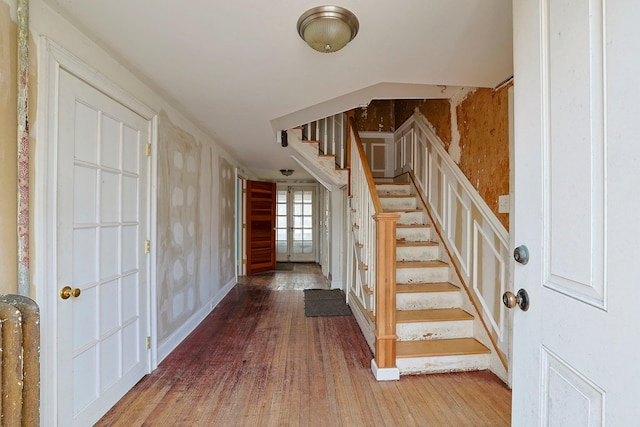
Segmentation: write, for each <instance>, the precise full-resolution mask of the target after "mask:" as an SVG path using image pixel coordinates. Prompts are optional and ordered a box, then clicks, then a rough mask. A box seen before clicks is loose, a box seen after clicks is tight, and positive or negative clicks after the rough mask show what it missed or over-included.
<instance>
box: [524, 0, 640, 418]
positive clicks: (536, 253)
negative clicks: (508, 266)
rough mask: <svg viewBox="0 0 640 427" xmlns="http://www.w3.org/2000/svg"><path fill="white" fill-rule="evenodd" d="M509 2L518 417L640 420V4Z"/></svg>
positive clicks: (574, 0) (588, 0)
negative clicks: (522, 296) (519, 299)
mask: <svg viewBox="0 0 640 427" xmlns="http://www.w3.org/2000/svg"><path fill="white" fill-rule="evenodd" d="M513 7H514V15H513V16H514V81H515V85H514V89H515V104H514V110H515V152H514V154H515V165H514V171H515V223H514V225H513V230H514V233H515V234H514V238H515V242H516V243H515V244H516V245H517V246H520V245H526V246H527V247H528V249H529V261H528V263H526V264H525V263H522V264H516V265H515V269H514V284H515V289H513V291H517V290H518V289H519V288H522V289H524V290H526V291H527V292H528V294H529V297H530V308H529V309H528V311H522V310H520V309H518V308H515V309H514V310H515V313H514V338H513V342H514V352H513V407H512V414H513V415H512V416H513V420H512V421H513V425H514V426H547V425H552V426H600V425H611V426H622V425H625V426H626V425H637V424H638V420H639V419H640V405H638V396H639V390H640V364H639V363H638V354H639V353H640V309H638V303H637V302H638V301H639V300H640V286H639V285H638V277H640V263H639V262H638V261H637V259H636V254H637V253H638V240H639V236H640V221H638V212H640V196H639V191H638V182H640V142H639V138H638V134H639V132H638V129H639V126H638V123H639V120H638V118H639V117H640V108H639V107H638V105H639V104H638V102H639V101H640V26H639V25H638V22H640V3H639V2H637V1H615V0H611V1H605V0H518V1H514V2H513Z"/></svg>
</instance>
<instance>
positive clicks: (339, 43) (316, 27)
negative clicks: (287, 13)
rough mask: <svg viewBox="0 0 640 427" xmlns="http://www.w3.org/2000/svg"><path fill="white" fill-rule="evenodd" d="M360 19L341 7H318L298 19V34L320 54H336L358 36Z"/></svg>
mask: <svg viewBox="0 0 640 427" xmlns="http://www.w3.org/2000/svg"><path fill="white" fill-rule="evenodd" d="M359 27H360V24H359V23H358V18H356V16H355V15H354V14H353V13H351V12H350V11H348V10H347V9H345V8H343V7H340V6H317V7H314V8H312V9H309V10H307V11H306V12H305V13H303V14H302V16H300V19H298V34H300V37H302V40H304V41H305V42H306V43H307V44H308V45H309V46H310V47H311V48H312V49H314V50H317V51H318V52H324V53H331V52H336V51H338V50H340V49H342V48H343V47H345V46H346V45H347V43H349V42H350V41H351V40H353V38H354V37H355V36H356V34H358V28H359Z"/></svg>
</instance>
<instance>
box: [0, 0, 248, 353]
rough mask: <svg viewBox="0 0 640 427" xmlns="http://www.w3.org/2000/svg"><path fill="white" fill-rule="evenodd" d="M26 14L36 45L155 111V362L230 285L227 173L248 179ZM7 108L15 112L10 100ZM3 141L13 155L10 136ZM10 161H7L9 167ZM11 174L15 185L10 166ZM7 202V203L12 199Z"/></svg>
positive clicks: (84, 49) (141, 89)
mask: <svg viewBox="0 0 640 427" xmlns="http://www.w3.org/2000/svg"><path fill="white" fill-rule="evenodd" d="M1 1H3V0H0V2H1ZM0 4H1V3H0ZM30 15H31V32H32V36H33V38H34V40H36V42H38V43H39V42H40V41H41V40H40V36H46V37H48V38H49V39H51V40H53V41H54V42H55V43H56V44H58V45H60V46H61V47H63V48H64V49H66V50H67V51H69V52H70V53H72V54H73V55H74V56H76V57H78V58H79V59H80V60H81V61H82V62H84V63H85V64H87V65H88V66H90V67H92V68H94V69H96V70H100V73H101V74H102V75H103V76H105V77H106V78H107V79H108V80H110V81H111V82H113V83H114V84H115V85H117V86H118V87H120V88H121V89H123V90H125V91H126V92H128V93H129V94H131V95H132V96H133V97H135V98H136V99H138V100H139V101H140V102H142V103H143V104H145V105H147V106H148V107H149V108H151V109H152V110H153V111H156V112H158V136H157V165H158V170H157V173H158V176H157V235H156V236H152V239H156V240H155V242H156V248H157V264H156V267H157V268H156V292H157V299H156V301H155V302H154V303H155V304H156V305H157V309H158V317H157V331H158V346H159V351H158V354H159V356H160V358H162V356H164V355H166V353H168V352H169V351H171V349H172V346H173V345H175V344H177V343H178V342H179V341H180V340H181V339H182V338H183V337H184V335H185V334H186V333H188V332H189V330H190V328H191V327H194V326H195V325H197V323H198V322H199V321H200V319H201V318H202V317H204V316H205V315H206V314H207V313H208V312H209V310H210V309H211V306H212V305H215V304H216V303H217V302H218V301H219V300H220V299H221V298H222V296H223V294H224V292H225V291H227V290H228V289H230V286H232V285H233V284H234V279H235V274H234V273H235V272H234V269H233V264H234V257H233V253H234V246H235V242H234V238H235V237H234V227H235V223H234V195H235V173H234V170H235V168H239V169H240V171H241V172H242V173H243V175H244V176H247V177H249V178H254V176H253V174H252V173H251V172H249V171H246V170H245V169H244V168H243V167H242V165H240V164H239V163H238V162H237V161H236V160H235V159H234V158H233V157H232V156H231V155H230V154H229V153H228V152H227V151H226V150H225V149H224V148H222V147H221V146H219V145H218V144H217V143H216V142H215V141H214V140H213V138H212V137H211V136H210V135H209V134H207V133H205V132H203V131H202V130H201V129H200V128H199V127H198V126H197V125H195V124H194V123H193V122H192V121H191V120H189V118H188V117H186V116H185V115H184V114H183V113H182V112H181V110H180V108H179V107H178V106H176V105H173V104H171V102H169V101H167V100H166V99H164V98H163V97H162V95H161V94H159V93H158V92H156V91H154V89H152V88H153V87H154V86H153V84H152V83H151V82H148V81H145V79H144V78H143V77H139V76H136V75H134V74H133V73H132V72H131V71H130V70H128V69H127V66H126V64H125V63H124V62H120V61H118V59H117V58H115V57H114V56H112V54H111V53H108V52H106V51H105V50H104V49H102V48H101V47H100V46H99V45H98V44H97V43H95V42H94V41H93V40H92V39H91V38H90V37H89V36H88V35H86V34H84V33H82V32H81V31H80V30H78V29H77V28H75V27H74V26H73V25H72V24H70V23H69V22H68V21H66V20H65V19H64V18H62V17H61V16H60V15H58V14H57V13H56V12H55V11H54V10H53V9H51V7H50V6H48V5H47V4H46V3H44V2H43V1H42V0H32V1H31V8H30ZM3 31H4V26H3ZM33 52H34V53H35V52H36V49H33ZM14 69H15V66H13V67H12V70H14ZM13 105H14V107H12V108H13V110H15V102H13ZM38 119H39V118H38V117H36V122H37V120H38ZM0 120H2V118H0ZM14 122H15V120H14ZM3 129H4V127H3ZM2 132H4V130H2ZM11 139H12V141H13V142H12V147H14V148H13V150H14V152H15V131H13V133H12V137H11ZM13 159H15V156H13V158H12V161H13V162H14V163H15V161H14V160H13ZM12 164H13V163H12ZM35 173H36V174H37V173H38V171H35ZM11 176H12V177H13V178H12V179H14V180H15V169H14V173H13V174H12V175H11ZM14 194H15V193H14ZM11 200H15V197H14V196H13V195H12V196H11ZM12 215H13V217H15V212H14V213H12ZM11 228H12V233H13V234H12V236H11V252H10V253H11V254H15V243H14V242H15V220H14V224H13V225H12V226H11ZM12 268H13V269H15V263H14V265H13V266H12ZM40 289H41V288H40ZM35 296H36V298H37V297H38V296H37V295H35Z"/></svg>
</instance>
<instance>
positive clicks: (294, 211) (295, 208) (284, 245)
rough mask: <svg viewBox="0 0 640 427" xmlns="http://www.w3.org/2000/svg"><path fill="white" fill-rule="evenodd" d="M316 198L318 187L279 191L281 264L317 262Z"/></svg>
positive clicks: (279, 259) (278, 218)
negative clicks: (288, 262) (286, 262)
mask: <svg viewBox="0 0 640 427" xmlns="http://www.w3.org/2000/svg"><path fill="white" fill-rule="evenodd" d="M315 199H316V189H315V187H287V188H281V189H278V201H277V217H276V246H277V258H278V261H291V262H312V261H315V259H316V238H315V236H316V226H315V224H316V217H315V206H316V201H315Z"/></svg>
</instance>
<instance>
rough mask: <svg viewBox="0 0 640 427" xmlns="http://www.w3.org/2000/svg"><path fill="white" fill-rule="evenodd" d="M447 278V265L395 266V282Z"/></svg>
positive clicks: (433, 280) (433, 281)
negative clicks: (426, 266)
mask: <svg viewBox="0 0 640 427" xmlns="http://www.w3.org/2000/svg"><path fill="white" fill-rule="evenodd" d="M448 280H449V268H448V267H432V268H397V269H396V282H397V283H436V282H446V281H448Z"/></svg>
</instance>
